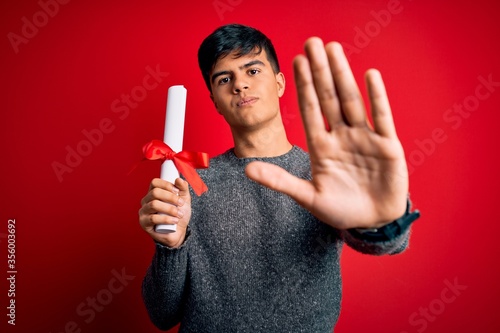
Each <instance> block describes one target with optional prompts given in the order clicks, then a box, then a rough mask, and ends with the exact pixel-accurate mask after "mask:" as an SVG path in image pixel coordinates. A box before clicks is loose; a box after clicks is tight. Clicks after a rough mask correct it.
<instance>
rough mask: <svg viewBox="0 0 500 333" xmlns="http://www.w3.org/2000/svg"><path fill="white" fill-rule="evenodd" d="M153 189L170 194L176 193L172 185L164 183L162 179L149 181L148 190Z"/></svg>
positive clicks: (167, 182)
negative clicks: (162, 190)
mask: <svg viewBox="0 0 500 333" xmlns="http://www.w3.org/2000/svg"><path fill="white" fill-rule="evenodd" d="M155 187H158V188H162V189H164V190H167V191H170V192H178V190H177V189H176V188H175V186H174V184H172V183H171V182H169V181H166V180H164V179H161V178H154V179H153V180H152V181H151V184H150V185H149V189H150V190H152V189H153V188H155Z"/></svg>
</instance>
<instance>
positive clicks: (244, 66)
mask: <svg viewBox="0 0 500 333" xmlns="http://www.w3.org/2000/svg"><path fill="white" fill-rule="evenodd" d="M254 65H261V66H265V64H264V63H263V62H262V61H260V60H252V61H250V62H247V63H246V64H244V65H242V66H240V67H239V69H245V68H248V67H252V66H254ZM227 74H231V72H230V71H220V72H217V73H214V74H212V79H211V81H212V83H214V81H215V79H216V78H217V77H219V76H221V75H227Z"/></svg>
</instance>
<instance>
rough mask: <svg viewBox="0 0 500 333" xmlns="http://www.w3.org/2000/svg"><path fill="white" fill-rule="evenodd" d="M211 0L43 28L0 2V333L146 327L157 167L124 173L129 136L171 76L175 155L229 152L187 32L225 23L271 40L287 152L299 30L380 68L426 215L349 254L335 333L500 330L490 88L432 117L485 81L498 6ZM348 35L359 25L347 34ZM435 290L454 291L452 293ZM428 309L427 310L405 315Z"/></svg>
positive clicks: (76, 16) (493, 63)
mask: <svg viewBox="0 0 500 333" xmlns="http://www.w3.org/2000/svg"><path fill="white" fill-rule="evenodd" d="M42 2H43V1H42ZM219 3H225V4H226V6H228V7H226V8H225V11H222V10H219V12H218V11H217V10H216V8H215V7H214V1H212V0H206V1H166V0H162V1H132V0H131V1H77V0H74V1H70V2H69V3H67V4H61V5H59V8H58V11H57V13H55V14H54V13H52V14H53V17H49V16H47V15H46V16H45V17H46V18H48V19H47V20H46V21H43V18H44V16H43V14H38V16H37V13H38V12H40V11H41V10H42V7H41V5H40V4H39V3H38V2H37V1H34V0H29V1H2V2H1V4H0V13H1V17H2V19H1V23H0V24H1V36H3V37H2V42H1V60H2V61H1V66H2V71H1V73H2V82H1V85H2V87H1V88H2V89H1V95H2V96H1V98H2V99H1V100H2V103H3V104H2V105H3V107H2V111H1V121H0V126H1V147H2V148H1V149H2V150H1V151H2V164H1V173H0V180H1V182H0V188H1V196H2V201H1V205H0V218H1V219H0V221H1V225H0V254H1V257H0V259H1V260H0V263H1V264H0V267H2V270H1V273H0V276H1V279H0V281H1V283H0V288H1V289H0V295H1V298H0V300H1V306H0V309H2V310H1V311H0V315H1V316H0V318H2V319H1V327H2V332H4V331H5V329H4V328H5V327H6V328H7V331H8V332H11V331H12V332H43V333H48V332H53V333H56V332H65V327H66V328H67V329H66V331H67V332H73V331H74V332H78V330H81V332H109V331H113V332H118V331H125V332H156V331H157V330H156V329H155V328H154V327H153V325H152V324H151V323H150V322H149V319H148V317H147V314H146V312H145V309H144V306H143V304H142V300H141V296H140V285H141V280H142V276H143V274H144V273H145V270H146V268H147V266H148V265H149V262H150V259H151V256H152V254H153V250H154V246H153V243H152V241H151V239H150V238H149V237H148V236H147V235H146V234H145V233H144V232H142V230H141V229H140V227H139V224H138V221H137V210H138V209H139V206H140V199H141V198H142V196H143V195H144V194H145V192H146V190H147V188H148V184H149V181H150V180H151V179H152V178H153V177H156V176H158V175H159V165H158V164H156V163H145V164H142V165H140V167H139V168H138V169H137V170H136V171H135V172H134V173H132V174H131V175H129V176H127V172H128V171H129V170H130V168H131V167H132V166H133V165H134V164H135V163H136V162H137V161H138V160H140V159H141V153H140V151H141V147H142V145H143V144H144V143H145V142H147V141H149V140H151V139H154V138H161V137H162V135H163V125H164V124H163V121H164V116H165V114H164V112H165V102H166V91H167V89H168V87H169V86H171V85H176V84H183V85H185V86H186V87H187V89H188V100H187V115H186V129H185V140H184V148H185V149H186V150H198V151H205V152H208V153H209V154H210V155H212V156H213V155H216V154H218V153H221V152H223V151H225V150H226V149H227V148H229V147H230V146H231V145H232V141H231V138H230V133H229V131H228V128H227V126H226V125H225V123H224V121H223V119H222V118H221V117H220V116H219V115H218V114H217V113H216V112H215V110H214V108H213V107H212V105H211V101H210V99H209V97H208V96H209V95H208V92H207V90H206V88H205V86H204V83H203V81H202V78H201V75H200V74H199V70H198V68H197V62H196V52H197V48H198V46H199V44H200V43H201V41H202V39H203V38H204V37H205V36H206V35H208V34H209V33H210V32H212V31H213V30H214V29H215V28H216V27H218V26H219V25H222V24H226V23H232V22H238V23H243V24H248V25H252V26H255V27H257V28H259V29H261V30H262V31H263V32H264V33H266V34H267V35H268V36H269V37H270V38H271V39H272V40H273V42H274V44H275V47H276V49H277V52H278V55H279V57H280V61H281V66H282V70H283V72H284V74H285V76H286V78H287V79H288V87H287V92H286V93H285V96H284V97H283V98H282V100H281V103H282V112H283V116H284V120H285V124H286V128H287V130H288V134H289V138H290V140H291V141H292V142H294V143H295V144H297V145H299V146H301V147H304V148H306V145H305V140H304V134H303V130H302V124H301V120H300V116H299V113H298V109H297V103H296V93H295V88H294V85H293V73H292V70H291V68H292V67H291V61H292V58H293V56H294V55H295V54H297V53H300V52H302V45H303V42H304V40H305V39H306V38H307V37H309V36H312V35H318V36H320V37H322V38H323V39H324V40H325V41H329V40H338V41H340V42H342V43H344V46H348V45H352V46H357V47H358V50H357V53H353V54H351V56H350V61H351V64H352V68H353V71H354V72H355V75H356V77H357V79H358V82H360V84H361V85H363V83H362V78H363V73H364V71H365V70H366V69H368V68H370V67H375V68H378V69H380V70H381V71H382V74H383V76H384V79H385V82H386V85H387V90H388V93H389V97H390V100H391V105H392V108H393V112H394V118H395V121H396V125H397V128H398V134H399V136H400V139H401V140H402V142H403V145H404V147H405V151H406V155H407V157H408V159H409V163H410V164H411V165H412V167H413V170H412V173H411V177H410V187H411V194H412V198H413V201H414V202H415V205H416V207H417V208H419V209H420V210H421V211H422V213H423V217H422V218H421V219H420V220H419V221H418V222H416V224H415V225H414V228H413V236H412V239H411V246H410V248H409V250H408V251H407V252H406V253H404V254H403V255H400V256H395V257H370V256H364V255H361V254H358V253H355V252H354V251H352V250H350V249H347V248H346V250H345V251H344V254H343V257H342V267H343V271H342V272H343V278H344V296H343V301H342V312H341V316H340V320H339V323H338V325H337V329H336V332H340V333H342V332H364V331H368V330H369V331H371V332H384V333H386V332H394V333H403V332H407V333H410V332H423V331H425V332H429V333H430V332H472V331H475V332H498V331H499V330H500V323H499V321H498V319H497V310H498V303H497V302H498V299H499V297H500V292H499V287H498V281H499V277H500V276H499V270H498V269H496V268H495V266H496V265H497V263H498V260H497V258H496V255H497V254H498V248H497V239H498V233H499V232H500V227H499V226H498V213H497V211H496V205H497V200H498V194H497V193H496V191H495V190H497V189H498V188H499V185H500V184H499V177H498V173H497V171H498V163H497V162H496V160H497V159H495V158H494V155H495V154H496V153H497V143H496V142H497V141H496V140H497V139H494V137H495V135H494V134H495V133H496V131H497V126H498V121H499V120H500V116H499V105H500V89H499V87H494V88H491V89H492V90H493V91H492V92H490V94H489V95H488V97H487V98H484V100H481V101H480V102H479V105H475V106H474V108H475V110H474V111H473V112H470V113H467V116H466V117H461V118H459V119H461V122H460V123H455V122H451V120H450V119H448V120H446V119H447V118H444V117H446V115H448V113H447V112H448V111H447V110H449V109H450V108H452V107H453V105H454V104H455V103H458V104H461V103H463V102H464V101H468V102H471V101H472V102H473V101H474V99H473V98H472V99H471V98H469V97H468V96H471V95H474V94H475V91H476V88H477V87H478V86H479V85H480V81H479V79H478V78H479V77H480V76H482V77H484V78H488V76H489V75H491V79H492V80H493V81H495V82H500V64H499V61H498V59H499V57H500V52H499V51H500V47H499V43H498V36H499V32H500V31H499V30H500V29H499V24H498V20H499V18H500V11H499V6H498V5H497V4H495V2H494V1H485V0H477V1H474V2H469V1H449V2H444V1H443V2H436V1H427V0H413V1H410V0H401V1H400V2H399V5H398V6H396V7H395V8H396V9H394V8H392V7H391V5H389V4H388V3H390V1H347V0H344V1H314V2H313V1H295V0H287V1H273V2H269V1H264V0H253V1H250V0H221V1H219ZM390 8H392V9H394V10H393V11H394V13H393V14H391V17H390V22H388V21H387V20H386V21H385V22H382V23H384V26H381V25H380V23H376V22H377V21H376V20H375V16H376V15H374V13H380V12H381V11H387V10H388V9H390ZM53 10H54V8H53ZM395 11H398V12H397V13H395ZM34 16H35V18H34ZM23 17H26V19H27V21H29V22H33V20H34V19H35V21H36V20H38V21H36V22H38V24H39V26H40V27H39V28H38V32H36V34H35V33H33V31H31V33H32V34H34V35H33V36H31V37H30V38H27V39H26V40H24V42H22V43H20V44H19V45H17V46H13V44H12V42H11V41H10V40H9V36H11V37H12V36H13V34H16V35H19V36H21V35H22V33H23V25H24V24H25V22H26V20H25V21H23ZM386 18H387V17H386ZM377 27H378V28H377ZM366 29H368V30H366ZM370 29H372V30H370ZM360 30H361V31H367V32H369V34H370V35H371V36H368V38H366V37H365V39H364V40H361V39H360V38H361V37H360V33H359V31H360ZM25 32H26V31H25ZM10 33H12V34H10ZM9 34H10V35H9ZM16 48H17V51H18V52H16ZM148 66H149V67H151V68H153V69H155V68H156V67H157V66H158V68H159V70H160V71H161V72H164V73H167V72H168V76H166V77H163V78H161V82H160V83H159V85H158V86H157V87H156V88H155V89H152V90H150V91H148V92H147V96H144V99H143V100H142V101H140V102H139V103H137V105H136V106H135V107H134V108H129V111H130V112H129V114H127V115H125V114H124V113H122V112H119V113H116V112H114V111H113V110H114V108H113V107H112V104H113V102H114V101H115V100H116V99H118V100H119V99H121V96H122V94H125V95H126V94H130V93H131V92H132V91H135V92H136V93H137V91H139V90H138V89H140V88H137V86H142V84H143V79H144V78H145V77H146V76H147V74H148V72H147V70H146V68H147V67H148ZM164 75H166V74H164ZM150 82H153V81H150ZM134 88H135V90H134ZM362 89H364V87H363V88H362ZM478 89H483V90H481V92H483V93H485V92H486V91H487V90H484V88H478ZM115 103H116V102H115ZM120 105H121V106H123V105H124V104H120ZM122 110H123V109H122ZM120 116H121V118H120ZM103 119H108V120H107V121H108V123H109V126H110V127H111V128H112V129H113V130H112V131H111V132H110V133H105V134H103V137H102V139H100V140H98V141H96V142H98V143H97V144H94V145H92V146H91V147H92V148H91V152H88V154H87V155H88V156H84V157H83V158H82V160H81V161H80V162H79V163H77V164H78V165H76V166H75V167H72V168H71V172H66V173H63V174H62V175H61V179H58V177H57V175H56V173H55V172H54V170H53V163H54V162H58V163H61V164H65V159H66V155H67V150H66V149H67V146H69V147H71V148H73V149H76V148H77V147H78V145H80V148H81V149H82V147H84V146H83V145H85V143H84V142H85V141H86V137H85V136H84V132H83V131H84V130H87V131H92V130H94V129H96V128H98V127H99V124H100V122H101V121H103ZM455 119H458V118H455ZM105 121H106V120H105ZM454 121H458V120H454ZM435 129H441V130H442V135H441V136H440V137H439V138H438V140H440V142H438V143H436V142H435V143H433V144H430V141H429V140H431V138H432V133H433V131H434V130H435ZM417 142H426V143H427V145H426V146H423V147H424V148H422V145H419V144H418V143H417ZM431 146H433V147H431ZM87 148H88V146H87ZM9 219H15V220H16V236H17V238H16V246H17V252H16V269H17V271H18V273H17V279H16V298H15V299H16V326H15V327H14V326H11V325H7V319H8V318H7V316H6V314H7V311H8V310H6V307H7V305H8V303H7V302H8V298H7V290H8V286H7V284H6V277H7V273H6V272H7V270H8V269H7V238H6V237H7V236H6V235H7V223H8V220H9ZM113 270H115V271H117V272H122V270H124V271H125V273H126V275H128V276H129V277H130V279H131V280H130V281H128V282H127V285H126V286H124V287H123V288H121V289H120V292H116V293H114V294H112V293H110V292H109V291H106V290H107V289H109V287H108V284H109V283H110V282H115V281H114V280H113V279H114V278H113V276H114V275H113V273H112V271H113ZM132 277H134V278H133V279H132ZM448 283H452V284H453V283H457V284H459V285H460V286H463V287H462V290H458V291H456V295H454V296H455V297H452V296H453V294H452V293H450V290H448V289H449V287H448ZM114 286H115V288H114V289H113V290H115V291H116V288H117V286H118V284H116V285H114ZM465 287H466V289H464V288H465ZM106 295H107V296H109V295H112V299H109V298H106ZM443 295H444V296H445V297H446V298H445V300H446V301H447V302H446V303H445V302H444V301H443V300H444V298H443V297H444V296H443ZM96 296H99V297H101V300H104V301H105V302H106V303H107V304H106V305H105V306H103V307H102V309H100V310H102V311H101V312H95V317H94V318H92V320H90V319H89V318H90V315H89V314H88V312H87V315H82V314H81V313H80V314H79V313H78V312H77V307H79V306H83V308H81V309H86V310H88V309H90V307H89V306H88V305H86V302H87V301H88V298H95V297H96ZM450 297H451V298H450ZM82 303H83V305H81V304H82ZM427 308H429V309H430V310H429V315H428V317H425V316H424V315H423V314H422V313H421V312H420V311H423V310H425V309H427ZM85 320H87V321H89V322H88V323H87V322H86V321H85ZM72 322H73V323H72ZM172 332H175V330H172Z"/></svg>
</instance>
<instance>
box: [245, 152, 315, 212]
mask: <svg viewBox="0 0 500 333" xmlns="http://www.w3.org/2000/svg"><path fill="white" fill-rule="evenodd" d="M245 173H246V175H247V177H248V178H250V179H252V180H253V181H255V182H257V183H259V184H261V185H264V186H266V187H269V188H270V189H272V190H275V191H278V192H281V193H284V194H286V195H288V196H290V197H291V198H292V199H294V200H295V201H297V203H298V204H299V205H301V206H303V207H305V208H309V207H311V206H312V201H313V199H314V186H313V185H312V183H311V182H309V181H307V180H305V179H301V178H298V177H295V176H294V175H292V174H290V173H289V172H287V171H286V170H285V169H283V168H281V167H279V166H277V165H274V164H271V163H266V162H260V161H255V162H251V163H249V164H248V165H247V167H246V168H245Z"/></svg>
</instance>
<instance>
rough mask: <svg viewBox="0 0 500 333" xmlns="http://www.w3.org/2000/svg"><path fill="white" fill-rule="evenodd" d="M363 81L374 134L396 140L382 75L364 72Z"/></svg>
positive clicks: (376, 71)
mask: <svg viewBox="0 0 500 333" xmlns="http://www.w3.org/2000/svg"><path fill="white" fill-rule="evenodd" d="M365 79H366V86H367V87H368V96H369V98H370V106H371V112H372V118H373V126H374V127H375V128H374V130H375V132H376V133H378V134H380V135H382V136H384V137H387V138H396V137H397V135H396V127H395V126H394V120H393V118H392V112H391V106H390V104H389V98H388V97H387V92H386V90H385V85H384V81H383V80H382V75H381V74H380V72H379V71H378V70H376V69H371V70H369V71H367V72H366V76H365Z"/></svg>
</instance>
